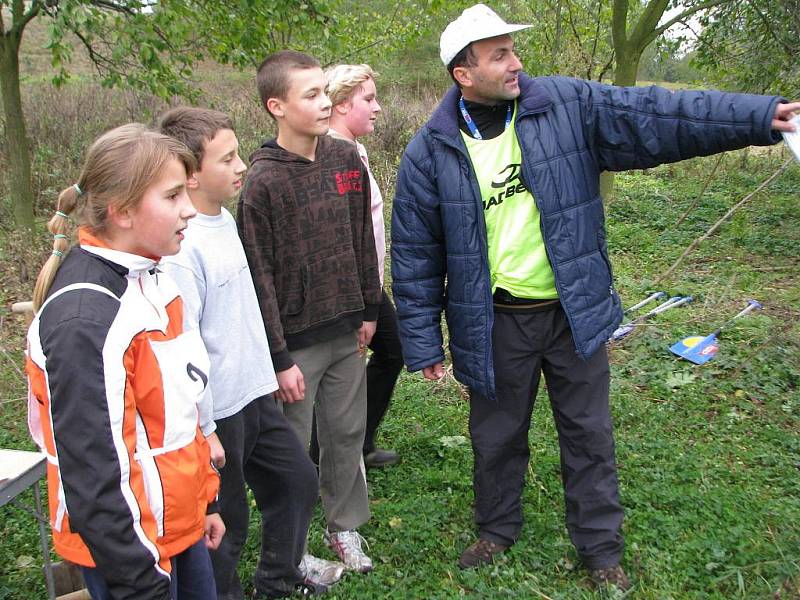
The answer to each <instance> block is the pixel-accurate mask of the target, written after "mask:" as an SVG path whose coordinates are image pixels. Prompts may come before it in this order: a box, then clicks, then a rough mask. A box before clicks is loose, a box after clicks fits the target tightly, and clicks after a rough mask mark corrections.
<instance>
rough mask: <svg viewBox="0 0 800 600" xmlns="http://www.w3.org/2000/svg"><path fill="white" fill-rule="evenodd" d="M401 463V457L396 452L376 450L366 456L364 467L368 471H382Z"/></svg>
mask: <svg viewBox="0 0 800 600" xmlns="http://www.w3.org/2000/svg"><path fill="white" fill-rule="evenodd" d="M399 462H400V455H399V454H397V452H395V451H394V450H383V449H382V448H375V450H373V451H372V452H367V453H366V454H365V455H364V465H365V466H366V467H367V468H368V469H380V468H381V467H388V466H389V465H396V464H397V463H399Z"/></svg>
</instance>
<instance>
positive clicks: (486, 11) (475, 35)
mask: <svg viewBox="0 0 800 600" xmlns="http://www.w3.org/2000/svg"><path fill="white" fill-rule="evenodd" d="M528 27H533V25H513V24H511V23H506V22H505V21H503V19H501V18H500V17H499V16H498V15H497V13H496V12H494V11H493V10H492V9H491V8H489V7H488V6H486V5H485V4H476V5H475V6H471V7H469V8H467V9H466V10H464V12H462V13H461V16H460V17H458V18H457V19H456V20H455V21H452V22H451V23H450V24H449V25H448V26H447V27H445V30H444V31H443V32H442V37H441V38H440V39H439V56H441V58H442V62H443V63H444V64H445V66H447V65H449V64H450V62H451V61H452V60H453V59H454V58H455V57H456V54H458V53H459V52H461V51H462V50H463V49H464V48H466V47H467V46H468V45H469V44H471V43H472V42H477V41H478V40H485V39H487V38H492V37H496V36H498V35H505V34H507V33H513V32H514V31H519V30H520V29H528Z"/></svg>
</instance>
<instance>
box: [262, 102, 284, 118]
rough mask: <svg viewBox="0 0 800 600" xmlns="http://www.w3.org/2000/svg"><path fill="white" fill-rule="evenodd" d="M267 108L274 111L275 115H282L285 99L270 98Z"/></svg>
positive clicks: (273, 114)
mask: <svg viewBox="0 0 800 600" xmlns="http://www.w3.org/2000/svg"><path fill="white" fill-rule="evenodd" d="M266 109H267V110H268V111H269V112H271V113H272V116H273V117H282V116H283V114H284V112H283V101H282V100H281V99H280V98H268V99H267V104H266Z"/></svg>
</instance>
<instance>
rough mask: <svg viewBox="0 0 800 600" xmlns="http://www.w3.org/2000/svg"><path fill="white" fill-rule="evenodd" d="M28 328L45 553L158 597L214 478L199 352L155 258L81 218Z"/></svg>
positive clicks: (194, 536)
mask: <svg viewBox="0 0 800 600" xmlns="http://www.w3.org/2000/svg"><path fill="white" fill-rule="evenodd" d="M79 237H80V244H81V245H80V247H76V248H74V249H73V250H72V251H70V253H69V254H68V255H67V257H66V258H65V259H64V262H63V264H62V265H61V268H60V269H59V270H58V272H57V274H56V277H55V281H54V282H53V285H52V287H51V290H50V294H49V296H48V298H47V300H46V301H45V303H44V304H43V306H42V308H41V309H40V310H39V312H38V314H37V315H36V317H35V319H34V321H33V323H32V325H31V328H30V330H29V332H28V348H27V353H26V354H27V356H26V371H27V374H28V381H29V388H30V392H29V411H28V420H29V425H30V429H31V433H32V435H33V437H34V440H35V441H36V442H37V444H38V445H39V446H40V448H41V449H42V450H43V451H44V452H45V453H46V454H47V458H48V468H47V481H48V489H49V505H50V519H51V525H52V529H53V542H54V546H55V549H56V552H58V554H60V555H61V556H62V557H64V558H66V559H67V560H70V561H72V562H75V563H77V564H79V565H84V566H89V567H93V566H97V567H98V569H99V570H100V572H101V573H102V574H103V576H104V577H105V579H106V581H107V583H108V585H109V589H110V591H111V594H112V596H113V597H114V598H148V599H151V598H158V599H160V598H165V599H166V598H169V581H170V563H169V559H170V557H172V556H174V555H176V554H178V553H180V552H182V551H183V550H185V549H186V548H188V547H189V546H191V545H192V544H194V543H195V542H197V541H198V540H199V539H200V538H201V537H202V536H203V527H204V521H205V516H206V514H207V512H208V513H210V512H216V507H215V498H216V494H217V489H218V486H219V477H218V475H217V473H216V472H215V471H214V469H213V467H212V466H211V460H210V453H209V448H208V444H207V443H206V441H205V438H204V436H203V435H202V433H201V432H200V430H199V427H198V409H197V403H198V401H199V400H200V398H201V397H202V395H203V394H204V392H205V388H206V384H207V382H208V369H209V359H208V355H207V354H206V350H205V346H204V345H203V342H202V340H201V339H200V335H199V333H198V332H196V331H194V332H184V331H183V305H182V302H181V298H180V296H179V295H178V289H177V287H176V286H175V284H174V283H173V282H172V280H171V279H170V278H169V277H168V276H167V275H165V274H164V273H160V272H158V271H157V270H156V268H155V267H156V261H154V260H151V259H147V258H144V257H141V256H136V255H133V254H127V253H124V252H119V251H116V250H112V249H110V248H108V247H106V246H105V245H104V244H103V243H102V242H101V241H100V240H98V239H97V238H95V237H93V236H91V235H90V234H88V232H86V231H84V230H81V231H80V236H79Z"/></svg>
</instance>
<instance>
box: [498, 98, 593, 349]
mask: <svg viewBox="0 0 800 600" xmlns="http://www.w3.org/2000/svg"><path fill="white" fill-rule="evenodd" d="M543 112H545V111H527V112H524V113H521V114H519V115H518V116H517V122H516V123H515V124H514V135H515V136H516V137H517V144H519V147H520V154H521V155H522V167H521V169H520V173H519V176H520V179H522V183H523V184H524V185H525V187H526V188H528V190H529V191H530V193H531V195H532V196H533V202H534V203H535V204H536V210H538V211H539V229H541V231H542V244H543V245H544V252H545V254H546V255H547V260H548V262H549V263H550V269H551V270H552V271H553V279H554V281H555V282H556V291H558V299H559V301H560V300H561V298H563V297H564V295H563V293H562V287H563V284H562V282H561V280H560V278H559V275H558V271H557V270H556V269H554V268H553V258H552V252H551V250H550V246H549V244H548V240H547V232H546V231H545V224H544V219H543V218H542V210H541V207H540V206H539V194H538V193H537V192H536V190H535V185H534V180H533V179H532V178H529V177H526V175H525V172H526V170H527V169H529V168H530V167H529V166H528V160H529V158H528V155H527V153H526V152H525V148H524V146H523V145H522V140H521V139H520V138H519V130H518V129H517V126H518V124H519V121H520V119H522V118H523V117H526V116H528V115H534V114H539V113H543ZM529 182H530V183H529ZM561 308H562V310H563V311H564V314H565V315H566V317H567V322H568V323H569V332H570V335H572V343H573V345H574V346H575V352H576V353H577V354H578V355H579V356H581V357H583V358H584V359H588V358H589V357H588V356H584V354H583V352H581V349H580V348H578V344H577V341H576V340H575V323H574V321H573V319H572V315H571V314H570V311H569V310H568V309H567V307H566V306H565V304H564V303H563V302H562V303H561Z"/></svg>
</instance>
